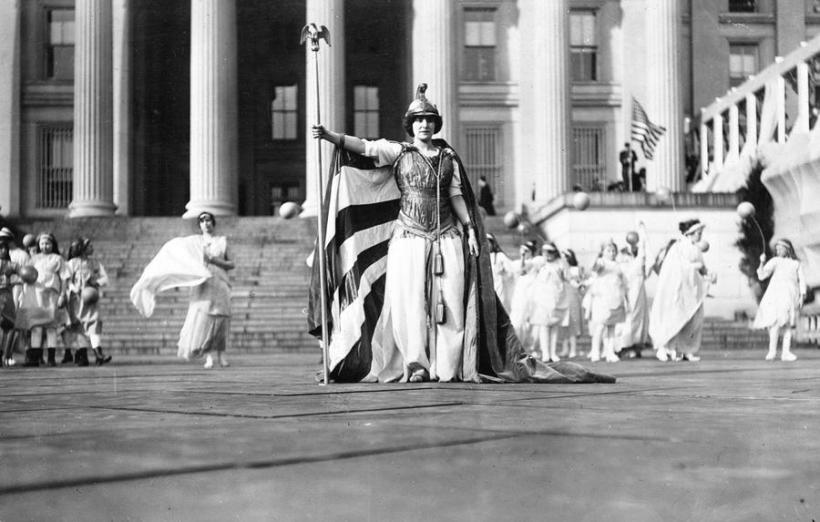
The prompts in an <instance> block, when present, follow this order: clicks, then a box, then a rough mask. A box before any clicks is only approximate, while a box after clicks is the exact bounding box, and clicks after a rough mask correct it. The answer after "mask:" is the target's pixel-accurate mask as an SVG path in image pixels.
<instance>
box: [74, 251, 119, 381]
mask: <svg viewBox="0 0 820 522" xmlns="http://www.w3.org/2000/svg"><path fill="white" fill-rule="evenodd" d="M93 255H94V245H92V244H91V240H89V239H88V238H87V237H81V238H79V239H77V240H75V241H74V242H73V243H72V244H71V249H70V250H69V260H68V272H69V274H70V275H69V279H68V296H69V298H68V313H69V318H70V321H71V328H70V329H71V331H72V333H73V334H74V337H75V339H76V344H77V357H76V363H77V366H88V347H89V346H90V347H91V349H92V350H93V351H94V355H95V357H96V364H97V366H101V365H103V364H105V363H107V362H110V361H111V356H110V355H108V356H106V355H105V354H104V353H103V349H102V342H101V338H100V334H101V333H102V322H101V321H100V312H99V307H98V303H99V298H100V288H101V287H103V286H106V285H107V284H108V274H106V272H105V268H104V267H103V265H102V263H100V262H99V261H98V260H97V259H95V258H94V257H92V256H93Z"/></svg>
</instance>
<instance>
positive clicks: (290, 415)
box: [86, 402, 468, 419]
mask: <svg viewBox="0 0 820 522" xmlns="http://www.w3.org/2000/svg"><path fill="white" fill-rule="evenodd" d="M464 405H468V403H464V402H442V403H437V404H422V405H416V406H392V407H385V408H366V409H358V410H345V411H322V412H309V413H288V414H282V415H253V414H238V413H221V412H215V411H212V412H209V411H182V410H160V409H152V408H125V407H114V406H86V407H87V408H91V409H97V410H114V411H139V412H144V413H165V414H178V415H192V416H208V417H230V418H239V419H289V418H298V417H320V416H325V415H354V414H357V413H374V412H381V411H398V410H417V409H424V408H440V407H447V406H464Z"/></svg>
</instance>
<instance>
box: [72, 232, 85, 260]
mask: <svg viewBox="0 0 820 522" xmlns="http://www.w3.org/2000/svg"><path fill="white" fill-rule="evenodd" d="M89 245H91V240H90V239H88V238H87V237H82V236H81V237H78V238H77V239H75V240H74V241H72V242H71V246H69V247H68V258H69V259H74V258H75V257H82V256H84V255H85V254H86V252H87V251H88V247H89Z"/></svg>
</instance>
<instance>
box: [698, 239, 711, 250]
mask: <svg viewBox="0 0 820 522" xmlns="http://www.w3.org/2000/svg"><path fill="white" fill-rule="evenodd" d="M698 248H699V249H700V251H701V252H708V251H709V242H708V241H706V240H705V239H701V240H700V241H698Z"/></svg>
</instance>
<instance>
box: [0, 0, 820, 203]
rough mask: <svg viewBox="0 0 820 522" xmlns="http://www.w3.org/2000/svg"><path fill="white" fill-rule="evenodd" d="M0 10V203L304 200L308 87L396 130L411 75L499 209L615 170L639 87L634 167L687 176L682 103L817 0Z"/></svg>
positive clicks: (806, 18)
mask: <svg viewBox="0 0 820 522" xmlns="http://www.w3.org/2000/svg"><path fill="white" fill-rule="evenodd" d="M307 21H311V22H316V23H318V24H321V25H326V26H327V27H328V29H329V30H330V42H331V46H330V47H327V46H324V44H323V47H322V49H321V50H320V52H319V54H318V56H314V55H313V53H311V52H310V51H309V50H306V49H305V47H304V46H302V45H300V42H299V37H300V31H301V29H302V27H303V26H304V25H305V23H306V22H307ZM0 27H2V30H0V34H2V35H4V36H5V37H4V38H3V39H2V41H0V213H3V214H7V215H13V216H31V217H47V216H55V217H56V216H63V215H66V213H68V215H71V216H87V215H110V214H113V213H118V214H124V215H135V216H136V215H180V214H184V213H188V214H190V213H196V212H198V211H199V210H202V209H209V210H211V211H214V212H215V213H217V214H222V215H226V214H227V215H230V214H239V215H266V214H271V213H273V212H275V211H276V208H277V206H278V205H279V204H281V203H282V202H283V201H287V200H298V201H304V202H305V207H306V209H308V211H310V210H311V209H315V203H313V202H315V201H316V196H315V193H316V181H315V173H316V172H317V171H318V168H319V165H318V161H317V160H318V153H317V146H316V144H315V143H313V142H312V140H311V139H310V138H309V128H310V124H311V123H312V122H314V121H315V120H316V111H317V100H318V107H319V109H320V110H321V116H322V118H321V119H322V121H323V122H324V123H325V124H326V125H327V126H329V127H332V128H335V129H339V130H342V131H344V132H346V133H348V134H356V135H360V136H363V137H377V136H378V137H386V138H390V139H396V140H403V139H406V137H405V136H404V133H403V130H402V128H401V125H400V120H401V116H402V114H403V113H404V110H405V108H406V107H407V104H408V103H409V101H410V99H411V97H412V94H413V92H414V89H415V85H416V84H417V83H418V82H421V81H424V82H426V83H428V84H429V85H430V89H429V91H428V95H429V97H430V99H431V100H433V101H434V102H435V103H437V104H438V105H439V107H440V109H441V110H442V112H443V116H444V128H443V129H442V133H441V134H442V137H444V138H446V139H447V140H448V141H450V142H451V143H452V144H453V145H454V146H455V147H456V148H457V149H458V150H459V152H460V154H461V155H462V158H463V159H464V161H465V163H466V165H467V167H468V171H469V173H470V175H471V176H472V177H474V178H475V177H478V176H479V175H483V176H485V177H486V178H487V179H488V181H489V183H490V186H491V188H492V190H493V192H494V193H495V195H496V207H497V208H500V209H502V210H504V209H511V208H517V207H519V206H520V205H522V204H529V203H535V204H543V203H546V202H548V201H550V200H551V199H552V198H554V197H556V196H559V195H561V194H563V193H564V192H567V191H569V190H572V188H573V187H582V188H584V189H586V190H592V189H594V188H601V187H605V186H606V185H608V184H610V183H612V182H614V181H617V180H619V179H620V165H619V162H618V153H619V151H620V149H621V148H622V146H623V143H624V142H626V141H629V136H630V134H629V133H630V125H631V110H632V100H633V99H634V100H638V101H639V102H640V103H641V104H642V105H643V106H644V107H645V108H646V110H647V114H648V115H649V117H650V119H652V121H653V122H654V123H657V124H660V125H663V126H665V127H666V128H667V132H666V133H665V134H664V136H663V138H662V140H661V142H660V143H659V145H658V147H657V154H656V156H655V158H654V160H653V161H651V162H650V161H645V160H643V159H642V160H641V163H642V164H644V165H645V167H646V169H647V179H646V182H647V187H648V189H649V190H656V189H658V188H660V187H667V188H670V189H672V190H677V191H682V190H685V189H686V170H685V161H684V156H685V154H686V153H687V150H686V147H685V143H684V139H683V136H684V133H685V131H686V126H687V124H688V123H687V122H689V121H691V120H692V119H693V117H695V116H696V115H697V114H698V113H699V110H700V108H701V107H703V106H705V105H708V104H709V103H711V101H712V100H714V98H715V97H716V96H720V95H722V94H723V93H724V92H726V90H727V89H728V88H730V87H731V86H733V85H736V84H738V83H741V82H742V81H743V80H745V79H746V78H747V77H748V76H749V75H752V74H754V73H755V72H757V71H758V70H760V69H762V68H763V67H765V66H766V65H768V64H769V63H771V62H772V61H774V59H775V57H776V56H779V55H783V54H786V53H788V52H789V51H791V50H792V49H794V48H796V47H797V46H798V45H799V43H800V41H802V40H807V39H809V38H811V37H813V36H815V35H816V34H818V33H820V2H818V1H816V0H549V1H544V0H452V1H450V0H446V1H445V0H378V1H377V0H278V1H277V2H270V1H266V0H172V1H160V0H76V1H75V0H3V1H2V2H0ZM314 59H318V61H317V62H314ZM317 67H318V71H319V92H318V96H317V93H316V91H315V89H316V87H315V85H316V84H315V77H314V74H315V73H314V71H315V70H316V68H317ZM323 157H324V165H323V167H324V168H325V169H326V168H327V166H328V163H329V160H330V156H329V149H325V153H324V154H323Z"/></svg>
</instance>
